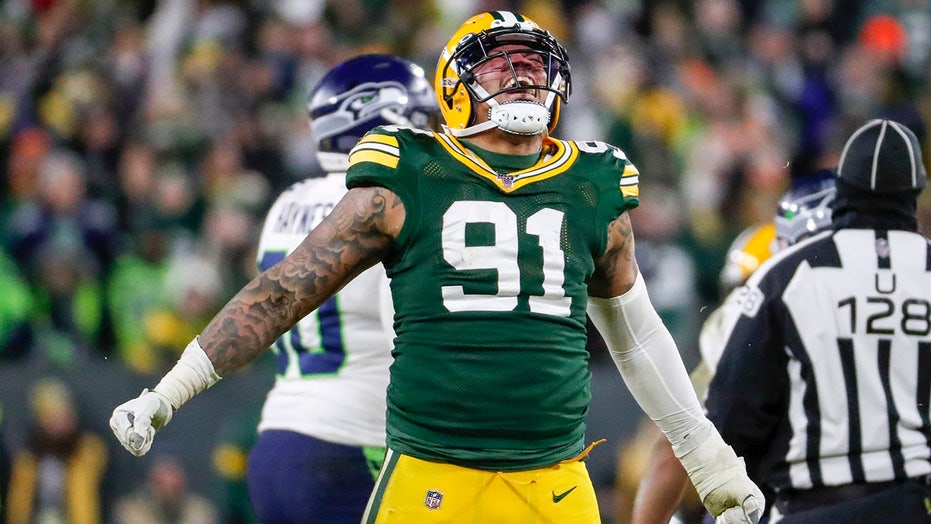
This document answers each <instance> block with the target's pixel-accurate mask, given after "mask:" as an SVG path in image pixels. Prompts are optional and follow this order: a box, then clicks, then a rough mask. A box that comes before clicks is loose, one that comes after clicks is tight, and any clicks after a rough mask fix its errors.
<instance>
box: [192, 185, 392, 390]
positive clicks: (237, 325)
mask: <svg viewBox="0 0 931 524" xmlns="http://www.w3.org/2000/svg"><path fill="white" fill-rule="evenodd" d="M403 220H404V207H403V205H402V204H401V201H400V199H399V198H398V197H397V195H395V194H394V193H393V192H392V191H390V190H387V189H385V188H380V187H366V188H354V189H352V190H350V191H349V192H348V193H347V194H346V196H345V197H343V199H342V200H341V201H340V202H339V203H338V204H337V205H336V207H334V209H333V211H332V212H331V213H330V215H329V216H328V217H327V218H326V219H324V221H323V222H321V223H320V225H318V226H317V227H316V228H314V230H313V231H311V232H310V233H309V234H308V235H307V238H305V239H304V241H303V242H302V243H301V244H300V245H299V246H298V247H297V248H295V250H294V251H293V252H292V253H291V254H290V255H289V256H287V257H286V258H285V259H284V260H282V261H281V262H279V263H278V264H276V265H275V266H273V267H271V268H269V269H268V270H267V271H265V272H264V273H262V274H260V275H259V276H257V277H256V278H255V279H254V280H252V282H250V283H249V284H247V285H246V286H245V287H244V288H243V289H242V290H240V291H239V293H237V294H236V296H234V297H233V298H232V299H231V300H230V301H229V302H228V303H227V304H226V306H224V307H223V309H222V310H221V311H220V313H219V314H217V316H215V317H214V318H213V320H211V321H210V323H209V324H208V325H207V327H206V328H205V329H204V331H203V332H202V333H201V335H200V338H199V339H200V343H201V346H202V347H203V348H204V351H205V352H206V353H207V355H208V356H209V358H210V360H211V362H213V365H214V368H215V369H216V371H217V373H218V374H219V375H220V376H224V375H226V374H227V373H229V372H230V371H233V370H235V369H238V368H240V367H242V366H244V365H245V364H246V363H248V362H250V361H251V360H253V359H254V358H255V357H256V356H258V355H259V354H260V353H261V352H262V351H264V350H265V349H266V348H268V347H269V346H270V345H271V344H272V343H273V342H274V340H275V339H276V338H278V336H280V335H281V334H282V333H284V332H285V331H287V330H288V329H290V328H291V326H293V325H294V324H295V323H296V322H297V321H298V320H300V319H301V318H303V317H304V316H306V315H307V314H309V313H310V312H312V311H313V310H314V309H316V308H317V307H319V306H320V304H322V303H323V302H324V301H325V300H326V299H328V298H329V297H331V296H332V295H333V294H334V293H336V292H337V291H338V290H339V289H340V288H341V287H342V286H343V285H345V284H346V283H347V282H349V281H350V280H351V279H352V278H354V277H355V276H356V275H358V274H359V273H361V272H362V271H364V270H365V269H368V268H369V267H371V266H373V265H374V264H376V263H377V262H379V261H380V260H381V259H382V258H383V257H384V256H385V254H386V253H387V252H388V250H389V249H390V247H391V245H392V243H393V242H394V239H395V238H396V236H397V232H398V231H399V230H400V224H402V223H403Z"/></svg>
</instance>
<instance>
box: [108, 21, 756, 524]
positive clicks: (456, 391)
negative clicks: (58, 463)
mask: <svg viewBox="0 0 931 524" xmlns="http://www.w3.org/2000/svg"><path fill="white" fill-rule="evenodd" d="M570 86H571V78H570V70H569V63H568V59H567V57H566V52H565V49H564V48H563V47H562V45H560V44H559V43H558V42H557V41H556V39H555V38H553V36H552V35H551V34H550V33H549V32H547V31H544V30H542V29H541V28H540V27H539V26H537V25H536V24H535V23H534V22H532V21H530V20H528V19H526V18H525V17H523V16H521V15H519V14H515V13H511V12H505V11H496V12H488V13H482V14H480V15H476V16H474V17H472V18H470V19H469V20H467V21H466V22H465V24H464V25H463V26H462V27H461V28H460V29H459V30H458V31H457V32H456V33H455V34H454V35H453V36H452V38H451V39H450V41H449V43H448V44H447V46H446V48H445V49H444V50H443V52H442V54H441V57H440V61H439V64H438V66H437V77H436V83H435V87H436V90H437V95H438V97H439V102H440V109H441V111H442V113H443V117H444V119H445V122H446V132H444V133H429V132H423V131H417V130H411V129H404V128H399V127H390V126H389V127H381V128H377V129H376V130H374V131H373V132H371V133H369V134H368V135H366V137H364V138H363V139H362V140H361V141H360V142H359V144H358V145H357V146H356V147H355V148H354V149H353V151H352V152H351V153H350V166H349V169H348V171H347V185H348V186H349V187H350V190H349V192H348V193H347V194H346V196H345V197H343V199H342V200H341V201H340V203H339V204H337V206H336V207H335V208H334V210H333V212H332V213H330V215H329V216H328V217H327V218H326V219H324V221H323V222H321V224H320V225H319V226H317V227H316V228H314V230H313V231H311V232H310V234H309V235H308V236H307V238H306V239H305V240H304V241H303V242H302V243H301V244H300V245H299V246H298V247H297V248H296V249H295V250H294V251H293V252H292V253H291V254H290V255H288V256H287V257H286V258H285V259H284V260H283V261H282V262H280V263H278V264H276V265H275V266H274V267H272V268H271V269H269V270H268V271H266V272H264V273H262V274H261V275H260V276H259V277H257V278H256V279H255V280H254V281H253V282H251V283H250V284H248V285H247V286H246V287H245V288H243V290H242V291H240V292H239V293H238V294H237V295H236V296H235V297H234V298H233V299H232V300H231V301H230V302H229V303H228V304H227V305H226V306H225V307H224V309H223V310H222V311H221V312H220V313H219V314H218V315H217V316H216V317H215V318H214V319H213V320H212V321H211V323H210V324H209V325H208V326H207V328H206V329H205V330H204V331H203V333H201V335H200V336H199V337H198V338H196V339H195V340H193V341H192V342H191V344H190V345H189V346H188V348H187V349H186V350H185V353H184V354H183V355H182V357H181V359H180V360H179V362H178V364H177V365H176V366H175V368H174V369H172V371H170V372H169V373H168V374H166V376H165V377H163V379H162V381H161V382H160V383H159V384H158V385H157V386H156V387H155V390H154V391H145V392H143V394H142V395H140V396H139V397H138V398H136V399H134V400H131V401H129V402H127V403H125V404H123V405H121V406H118V407H117V408H116V410H115V411H114V414H113V417H112V418H111V426H112V428H113V430H114V434H115V435H116V436H117V438H118V439H119V440H120V442H121V443H123V445H124V446H125V447H126V448H127V449H128V450H130V451H131V452H133V453H135V454H141V453H145V452H146V451H147V450H148V449H149V448H150V446H151V444H152V439H153V437H154V434H155V431H156V430H158V429H161V428H163V427H164V425H165V424H166V423H167V422H168V421H169V420H170V418H171V415H172V414H173V413H174V411H175V410H177V409H178V408H179V407H180V406H181V405H182V404H183V403H184V402H186V401H187V400H188V399H189V398H190V397H191V396H193V395H194V394H196V393H198V392H200V391H202V390H203V389H205V388H207V387H209V386H210V385H211V384H213V383H215V382H216V381H217V380H219V378H220V376H221V375H223V374H226V373H229V372H231V371H233V370H235V369H237V368H239V367H241V366H242V365H244V364H245V363H246V362H249V361H250V360H252V359H254V358H255V357H256V356H257V355H258V354H259V353H260V352H261V351H262V350H263V348H264V347H266V346H267V345H268V344H270V343H271V342H272V341H273V340H274V339H275V338H277V337H278V336H279V335H280V334H281V333H283V332H284V331H285V330H287V329H289V328H290V326H291V325H293V324H294V322H296V321H297V320H298V319H299V318H301V317H303V316H305V315H306V314H307V313H309V312H310V311H313V310H315V309H316V308H318V307H319V306H320V305H321V304H322V303H323V302H324V301H325V300H326V299H328V298H329V297H330V296H331V295H332V294H333V293H334V292H336V291H337V290H338V289H340V287H341V286H343V285H344V284H345V283H346V282H348V281H349V280H350V279H352V278H353V277H354V276H356V275H357V274H358V273H359V272H361V271H362V270H364V269H366V268H368V267H370V266H371V265H373V264H375V263H377V262H379V261H381V262H383V263H384V266H385V268H386V270H387V273H388V276H389V277H390V279H391V291H392V299H393V303H394V308H395V311H396V313H395V331H396V338H395V349H394V351H393V355H394V362H393V363H392V365H391V377H390V383H389V386H388V397H387V400H388V414H387V444H388V452H387V457H386V460H385V464H384V466H383V467H382V470H381V473H380V475H379V478H378V480H377V481H376V487H375V490H374V492H373V495H372V498H371V499H370V501H369V506H368V509H367V511H366V515H365V521H366V522H424V523H429V522H449V521H452V520H455V521H462V522H476V521H484V522H526V521H530V520H532V521H535V522H553V523H556V522H559V523H563V522H573V523H582V524H585V523H595V522H600V520H601V519H600V516H599V511H598V506H597V501H596V498H595V491H594V487H593V486H592V482H591V479H590V477H589V475H588V472H587V470H586V467H585V463H584V462H583V461H582V459H583V458H584V457H585V456H586V455H587V453H588V451H589V449H590V448H591V445H590V446H589V447H586V446H585V422H584V418H585V414H586V411H587V408H588V404H589V401H590V394H591V390H590V385H589V371H588V353H587V351H586V349H585V345H586V330H585V325H586V312H588V314H589V315H590V316H591V317H592V319H593V321H594V322H595V325H596V326H597V327H598V328H599V330H600V331H601V334H602V335H603V337H604V338H605V341H606V344H607V346H608V348H609V350H610V352H611V354H612V356H613V357H614V358H615V361H616V363H617V366H618V368H619V370H620V371H621V374H622V375H623V377H624V379H625V381H626V383H627V385H628V387H629V388H630V389H631V391H632V392H633V394H634V396H635V398H636V399H637V401H638V402H639V404H640V405H641V406H642V407H643V408H644V410H645V411H646V412H647V414H648V415H649V416H650V417H651V418H652V419H653V420H655V421H656V423H657V425H658V426H659V427H660V428H661V429H662V430H663V431H664V433H665V434H666V436H667V437H668V438H669V440H670V441H671V442H672V443H673V448H674V449H675V451H676V454H677V456H679V457H680V458H681V460H682V462H683V464H684V465H685V468H686V470H687V471H688V472H689V475H690V478H691V480H692V482H693V483H694V484H695V485H696V487H697V489H698V492H699V493H701V495H702V499H703V501H704V503H705V505H706V506H707V507H708V508H709V511H710V512H711V513H712V514H713V515H716V516H719V518H720V521H721V522H756V521H757V520H758V518H759V514H760V512H761V511H762V508H763V504H764V499H763V495H762V493H760V491H759V489H758V488H757V487H756V485H755V484H753V483H752V482H751V481H750V480H749V478H748V477H747V475H746V472H745V470H744V466H743V463H742V462H741V461H740V459H739V458H738V457H737V456H736V455H735V454H734V452H733V450H732V449H731V448H730V447H729V446H727V445H726V444H725V443H724V441H723V440H722V439H721V437H720V435H719V434H718V433H717V431H716V430H715V429H714V426H713V425H712V424H711V423H710V421H709V420H708V419H707V418H705V416H704V415H703V413H702V410H701V407H700V406H699V403H698V400H697V398H696V397H695V393H694V391H693V390H692V388H691V385H690V383H689V380H688V375H687V374H686V371H685V367H684V366H683V364H682V361H681V359H680V357H679V353H678V350H677V348H676V346H675V343H674V341H673V339H672V337H671V335H670V334H669V331H668V330H667V329H666V328H665V326H664V325H663V324H662V321H661V320H660V318H659V316H658V315H657V314H656V311H655V310H654V308H653V306H652V304H651V303H650V300H649V296H648V295H647V292H646V289H645V287H644V284H643V278H642V277H641V276H640V274H639V271H638V268H637V264H636V260H635V258H634V240H633V235H632V233H631V223H630V218H629V216H628V214H627V213H626V211H627V210H628V209H631V208H633V207H635V206H636V205H637V203H638V198H637V197H638V172H637V170H636V168H635V167H634V166H633V164H632V163H631V162H630V161H629V160H628V159H627V157H626V156H625V155H624V153H623V152H622V151H620V150H618V149H617V148H615V147H613V146H610V145H608V144H604V143H602V142H572V141H565V140H558V139H555V138H551V137H550V136H549V133H550V132H551V131H552V130H553V128H554V127H555V126H556V124H557V122H558V119H559V113H560V111H561V109H562V106H563V104H565V103H566V102H567V100H568V97H569V94H570V90H571V88H570ZM592 445H593V444H592Z"/></svg>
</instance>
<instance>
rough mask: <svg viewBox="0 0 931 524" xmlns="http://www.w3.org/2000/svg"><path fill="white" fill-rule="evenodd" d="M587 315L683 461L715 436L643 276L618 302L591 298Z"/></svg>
mask: <svg viewBox="0 0 931 524" xmlns="http://www.w3.org/2000/svg"><path fill="white" fill-rule="evenodd" d="M588 315H589V317H590V318H591V319H592V323H593V324H594V325H595V327H596V328H598V331H599V332H600V333H601V336H602V337H603V338H604V340H605V344H606V345H607V347H608V351H609V352H610V354H611V358H612V359H614V363H615V365H617V369H618V370H619V371H620V372H621V377H622V378H623V379H624V383H625V384H627V387H628V389H630V392H631V394H633V396H634V399H635V400H636V401H637V403H638V404H639V405H640V407H641V408H642V409H643V411H644V412H645V413H646V414H647V416H649V417H650V418H651V419H652V420H653V421H654V422H655V423H656V425H657V426H659V428H660V429H661V430H662V431H663V433H664V434H665V435H666V438H668V439H669V442H670V443H671V444H672V448H673V450H674V451H675V453H676V456H677V457H681V456H683V455H685V454H686V453H688V452H689V451H691V450H692V449H694V448H695V447H696V446H698V445H699V444H700V443H701V442H703V441H704V440H705V439H706V438H707V437H708V436H709V434H710V433H712V432H715V431H714V426H713V425H712V424H711V421H709V420H708V419H707V418H706V417H705V416H704V413H703V412H702V408H701V406H700V405H699V402H698V398H697V396H696V395H695V390H694V389H693V388H692V384H691V382H690V381H689V376H688V373H687V372H686V370H685V365H684V364H683V363H682V357H681V356H680V355H679V350H678V348H676V343H675V341H674V340H673V339H672V335H670V334H669V330H668V329H666V326H665V325H664V324H663V321H662V319H660V317H659V315H658V314H657V313H656V310H655V309H654V308H653V304H652V303H651V302H650V296H649V294H648V293H647V288H646V284H644V282H643V277H642V275H640V274H639V273H638V274H637V280H636V282H634V286H633V287H632V288H631V289H630V290H629V291H628V292H626V293H624V294H623V295H621V296H618V297H614V298H608V299H604V298H595V297H592V298H589V300H588Z"/></svg>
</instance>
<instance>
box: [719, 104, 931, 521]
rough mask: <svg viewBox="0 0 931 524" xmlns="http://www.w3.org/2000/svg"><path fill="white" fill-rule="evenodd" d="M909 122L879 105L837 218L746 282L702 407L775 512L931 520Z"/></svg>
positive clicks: (916, 186)
mask: <svg viewBox="0 0 931 524" xmlns="http://www.w3.org/2000/svg"><path fill="white" fill-rule="evenodd" d="M921 158H922V157H921V150H920V147H919V143H918V140H917V138H916V137H915V134H914V133H913V132H912V131H911V130H909V129H908V128H907V127H905V126H904V125H902V124H900V123H897V122H894V121H891V120H871V121H869V122H867V123H866V124H865V125H863V126H862V127H860V128H859V129H858V130H857V131H855V132H854V133H853V135H852V136H851V137H850V138H849V139H848V141H847V143H846V144H845V146H844V149H843V151H842V153H841V156H840V161H839V163H838V167H837V176H838V178H837V184H836V185H837V196H836V199H835V201H834V205H833V223H832V225H831V226H830V228H829V230H828V231H824V232H822V233H819V234H817V235H815V236H813V237H811V238H809V239H807V240H805V241H802V242H800V243H798V244H796V245H794V246H792V247H790V248H789V249H787V250H785V251H782V252H780V253H778V254H776V255H775V256H774V257H772V258H770V259H769V260H768V261H767V262H766V263H765V264H764V265H763V266H762V267H761V268H760V269H759V270H757V271H756V272H755V273H754V274H753V275H752V276H751V277H750V279H749V280H748V281H747V283H746V285H745V286H744V287H743V288H741V291H740V293H741V307H742V315H741V317H740V319H739V320H738V321H737V322H736V323H735V324H734V326H733V328H732V329H731V330H730V331H729V332H728V333H727V334H726V340H727V342H726V345H725V349H724V353H723V355H722V358H721V361H720V363H719V364H718V367H717V372H716V375H715V378H714V380H713V381H712V383H711V386H710V389H709V392H708V398H707V407H708V414H709V418H710V419H711V420H712V421H713V422H714V423H715V424H716V425H717V426H718V428H719V429H720V431H721V435H722V436H723V437H724V439H725V441H727V442H728V443H729V444H731V446H733V448H734V450H735V451H736V452H737V454H738V455H740V456H743V457H744V458H745V459H746V461H747V469H748V472H750V475H751V477H752V478H753V479H754V480H755V481H756V482H758V483H761V484H768V485H769V486H770V487H771V488H772V489H773V490H775V491H776V493H777V496H776V500H775V503H774V507H773V510H772V514H771V518H770V521H769V522H770V524H774V523H777V522H779V523H782V524H797V523H819V524H820V523H823V522H843V523H871V524H872V523H877V522H888V523H893V522H894V523H897V524H909V523H929V522H931V458H929V457H931V408H929V402H931V251H929V241H928V239H926V238H925V237H923V236H922V235H920V234H918V233H917V229H918V227H917V221H916V219H915V212H916V207H917V197H918V194H919V193H920V192H921V191H922V189H924V187H925V184H926V173H925V167H924V165H923V164H922V159H921Z"/></svg>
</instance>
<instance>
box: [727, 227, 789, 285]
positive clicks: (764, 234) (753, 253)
mask: <svg viewBox="0 0 931 524" xmlns="http://www.w3.org/2000/svg"><path fill="white" fill-rule="evenodd" d="M777 251H779V245H778V243H777V241H776V225H775V224H774V223H773V222H767V223H766V224H761V225H756V226H750V227H748V228H747V229H745V230H743V231H742V232H741V233H740V234H739V235H737V238H736V239H734V242H732V243H731V246H730V247H729V248H728V250H727V259H726V260H725V261H724V269H722V270H721V277H720V283H721V290H722V291H723V294H725V295H726V294H727V293H729V292H730V291H731V290H732V289H734V288H736V287H738V286H742V285H743V283H744V282H746V281H747V279H748V278H750V275H751V274H752V273H753V272H754V271H756V269H757V268H758V267H760V265H761V264H762V263H763V262H766V259H768V258H769V257H771V256H773V255H774V254H775V253H776V252H777Z"/></svg>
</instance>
